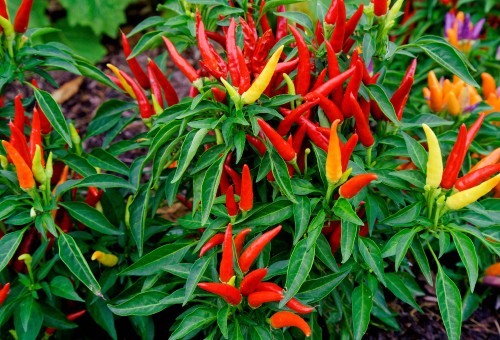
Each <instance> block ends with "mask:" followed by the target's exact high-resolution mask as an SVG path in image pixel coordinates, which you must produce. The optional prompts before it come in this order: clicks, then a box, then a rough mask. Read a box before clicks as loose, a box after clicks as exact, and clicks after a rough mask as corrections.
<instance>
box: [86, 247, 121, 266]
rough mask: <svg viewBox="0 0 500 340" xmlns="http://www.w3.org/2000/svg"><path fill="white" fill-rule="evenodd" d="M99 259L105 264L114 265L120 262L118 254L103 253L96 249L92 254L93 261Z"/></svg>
mask: <svg viewBox="0 0 500 340" xmlns="http://www.w3.org/2000/svg"><path fill="white" fill-rule="evenodd" d="M95 260H97V261H98V262H99V263H101V264H102V265H103V266H106V267H114V266H116V264H117V263H118V256H116V255H113V254H107V253H103V252H102V251H99V250H97V251H95V252H94V253H93V254H92V261H95Z"/></svg>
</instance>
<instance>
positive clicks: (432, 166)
mask: <svg viewBox="0 0 500 340" xmlns="http://www.w3.org/2000/svg"><path fill="white" fill-rule="evenodd" d="M422 128H423V129H424V132H425V136H426V138H427V146H428V149H429V157H428V159H427V177H426V180H425V183H426V184H427V185H429V186H431V187H432V188H437V187H438V186H439V185H440V184H441V180H442V179H443V159H442V158H441V147H440V146H439V141H438V139H437V137H436V135H435V134H434V131H432V130H431V128H430V127H429V126H427V125H426V124H422Z"/></svg>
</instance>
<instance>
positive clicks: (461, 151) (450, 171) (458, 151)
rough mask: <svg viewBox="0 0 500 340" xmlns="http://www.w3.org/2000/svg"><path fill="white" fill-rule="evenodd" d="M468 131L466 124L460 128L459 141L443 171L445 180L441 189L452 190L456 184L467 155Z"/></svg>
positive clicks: (443, 179) (454, 146) (442, 181)
mask: <svg viewBox="0 0 500 340" xmlns="http://www.w3.org/2000/svg"><path fill="white" fill-rule="evenodd" d="M466 141H467V129H466V127H465V124H462V125H461V126H460V131H459V133H458V137H457V141H456V143H455V145H453V149H452V150H451V152H450V155H449V156H448V160H447V161H446V166H445V168H444V171H443V178H442V180H441V187H442V188H444V189H451V188H452V187H453V185H454V184H455V181H456V179H457V176H458V173H459V172H460V168H461V167H462V163H463V161H464V158H465V155H466V153H467V149H466V146H467V145H466Z"/></svg>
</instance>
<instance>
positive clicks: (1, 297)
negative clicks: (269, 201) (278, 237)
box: [0, 275, 265, 306]
mask: <svg viewBox="0 0 500 340" xmlns="http://www.w3.org/2000/svg"><path fill="white" fill-rule="evenodd" d="M264 276H265V275H264ZM9 292H10V282H7V283H6V284H5V285H4V286H3V287H2V289H0V306H2V304H3V302H4V301H5V299H7V295H9Z"/></svg>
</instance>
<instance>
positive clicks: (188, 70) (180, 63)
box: [163, 37, 200, 83]
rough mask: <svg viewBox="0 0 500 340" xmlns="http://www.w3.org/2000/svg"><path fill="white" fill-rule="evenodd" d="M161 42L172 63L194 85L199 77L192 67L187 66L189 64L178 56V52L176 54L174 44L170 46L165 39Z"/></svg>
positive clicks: (169, 42)
mask: <svg viewBox="0 0 500 340" xmlns="http://www.w3.org/2000/svg"><path fill="white" fill-rule="evenodd" d="M163 41H164V42H165V45H166V46H167V49H168V52H169V53H170V56H171V57H172V61H173V62H174V64H175V65H176V66H177V67H178V68H179V70H180V71H181V72H182V73H183V74H184V75H185V76H186V77H187V78H188V79H189V81H190V82H191V83H194V82H195V81H196V80H198V79H199V78H200V76H199V75H198V73H197V72H196V70H195V69H194V67H193V66H191V64H189V62H188V61H187V60H186V59H184V58H183V57H182V56H181V55H180V54H179V52H177V49H176V48H175V46H174V44H172V42H171V41H170V40H168V38H167V37H163Z"/></svg>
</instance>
